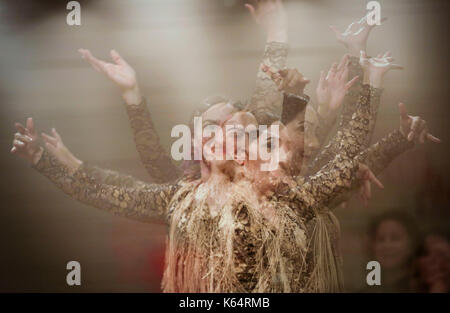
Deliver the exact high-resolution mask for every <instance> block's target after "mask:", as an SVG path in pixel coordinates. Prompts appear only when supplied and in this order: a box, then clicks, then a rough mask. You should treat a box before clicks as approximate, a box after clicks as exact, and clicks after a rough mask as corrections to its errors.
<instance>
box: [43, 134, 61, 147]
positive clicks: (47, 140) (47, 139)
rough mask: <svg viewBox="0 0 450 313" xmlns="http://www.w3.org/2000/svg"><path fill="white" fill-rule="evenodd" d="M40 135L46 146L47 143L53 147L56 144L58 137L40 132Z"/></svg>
mask: <svg viewBox="0 0 450 313" xmlns="http://www.w3.org/2000/svg"><path fill="white" fill-rule="evenodd" d="M41 135H42V139H43V140H44V142H45V143H46V146H47V144H49V145H51V146H53V147H56V145H57V144H58V139H56V138H54V137H52V136H50V135H47V134H46V133H42V134H41Z"/></svg>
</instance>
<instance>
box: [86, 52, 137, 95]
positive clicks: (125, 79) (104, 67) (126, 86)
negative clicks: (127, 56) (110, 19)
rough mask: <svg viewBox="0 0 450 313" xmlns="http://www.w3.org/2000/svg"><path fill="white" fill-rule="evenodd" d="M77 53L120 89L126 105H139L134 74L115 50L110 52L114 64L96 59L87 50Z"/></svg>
mask: <svg viewBox="0 0 450 313" xmlns="http://www.w3.org/2000/svg"><path fill="white" fill-rule="evenodd" d="M78 51H79V52H80V53H81V56H82V57H83V59H85V60H87V61H88V62H89V63H90V64H91V65H92V67H93V68H94V69H95V70H96V71H98V72H100V73H103V74H104V75H105V76H106V77H107V78H108V79H110V80H111V81H112V82H114V83H115V84H116V85H117V86H119V87H120V89H121V90H122V95H123V97H124V99H125V101H126V102H127V103H128V104H139V102H140V100H141V96H140V92H139V88H138V84H137V78H136V72H135V70H134V69H133V68H132V67H131V66H130V65H129V64H128V63H127V62H126V61H125V60H124V59H123V58H122V57H121V56H120V54H119V53H118V52H117V51H116V50H111V51H110V55H111V58H112V59H113V62H114V63H109V62H105V61H102V60H100V59H97V58H96V57H94V56H93V55H92V53H91V52H90V51H89V50H87V49H79V50H78ZM136 102H137V103H136Z"/></svg>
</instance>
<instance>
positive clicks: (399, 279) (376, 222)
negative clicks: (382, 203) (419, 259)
mask: <svg viewBox="0 0 450 313" xmlns="http://www.w3.org/2000/svg"><path fill="white" fill-rule="evenodd" d="M368 237H369V238H368V239H369V245H368V248H369V260H370V261H377V262H379V263H380V266H381V285H380V286H368V287H367V288H365V289H364V290H363V292H417V291H418V290H417V289H416V288H415V287H414V284H413V264H414V257H415V256H416V252H417V250H418V245H419V242H420V239H419V238H420V235H419V229H418V226H417V222H416V220H415V219H414V217H412V216H411V215H409V214H408V213H407V212H405V211H402V210H392V211H387V212H385V213H382V214H381V215H379V216H378V217H376V218H374V219H373V220H372V221H371V222H370V225H369V229H368Z"/></svg>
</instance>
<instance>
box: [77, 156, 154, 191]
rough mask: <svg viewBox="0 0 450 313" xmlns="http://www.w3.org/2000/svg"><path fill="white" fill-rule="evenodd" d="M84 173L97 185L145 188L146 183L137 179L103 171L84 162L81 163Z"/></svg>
mask: <svg viewBox="0 0 450 313" xmlns="http://www.w3.org/2000/svg"><path fill="white" fill-rule="evenodd" d="M83 169H84V171H85V172H86V173H87V174H88V175H89V176H90V177H92V178H93V179H95V181H96V182H97V183H99V184H107V185H112V186H118V187H126V188H140V187H145V186H146V185H147V183H145V182H143V181H140V180H138V179H137V178H135V177H133V176H131V175H126V174H121V173H119V172H116V171H113V170H109V169H103V168H100V167H97V166H94V165H90V164H88V163H86V162H84V163H83Z"/></svg>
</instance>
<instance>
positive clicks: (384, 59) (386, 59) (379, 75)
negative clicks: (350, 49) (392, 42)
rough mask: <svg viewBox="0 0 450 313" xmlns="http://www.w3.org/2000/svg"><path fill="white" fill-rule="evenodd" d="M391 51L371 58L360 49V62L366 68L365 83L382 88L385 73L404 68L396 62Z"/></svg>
mask: <svg viewBox="0 0 450 313" xmlns="http://www.w3.org/2000/svg"><path fill="white" fill-rule="evenodd" d="M394 61H395V59H394V58H393V57H392V54H391V52H390V51H388V52H386V53H384V54H382V53H380V54H378V55H377V57H376V58H369V57H368V56H367V54H366V52H365V51H363V50H361V51H360V58H359V63H360V64H361V66H362V68H363V70H364V83H366V84H367V83H368V84H370V85H372V86H373V87H375V88H380V87H381V85H382V83H383V79H384V75H386V73H387V72H389V71H390V70H402V69H403V66H401V65H399V64H395V63H394Z"/></svg>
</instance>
